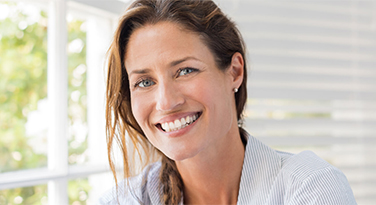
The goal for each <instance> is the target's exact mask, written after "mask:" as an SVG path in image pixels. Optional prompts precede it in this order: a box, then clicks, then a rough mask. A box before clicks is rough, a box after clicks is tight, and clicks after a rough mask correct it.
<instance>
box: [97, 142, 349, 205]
mask: <svg viewBox="0 0 376 205" xmlns="http://www.w3.org/2000/svg"><path fill="white" fill-rule="evenodd" d="M160 168H161V163H160V162H156V163H153V164H151V165H149V166H148V167H147V168H146V169H144V171H143V172H142V173H141V174H140V175H138V176H136V177H134V178H131V179H130V180H129V185H128V186H127V185H126V183H125V181H123V182H122V183H119V186H118V198H117V197H116V189H115V188H113V189H111V190H110V191H108V192H107V193H105V194H104V195H103V196H102V197H101V198H100V199H99V204H103V205H104V204H106V205H112V204H113V205H114V204H145V205H149V204H161V194H162V189H161V185H160V181H159V172H160ZM239 188H240V189H239V195H238V202H237V204H239V205H252V204H255V205H256V204H257V205H259V204H270V205H278V204H291V205H293V204H320V205H322V204H330V205H337V204H341V205H342V204H343V205H347V204H356V201H355V198H354V195H353V193H352V190H351V188H350V185H349V183H348V181H347V179H346V177H345V175H344V174H343V173H342V172H341V171H340V170H339V169H337V168H336V167H334V166H332V165H330V164H329V163H327V162H326V161H324V160H322V159H321V158H319V157H318V156H317V155H315V154H314V153H313V152H311V151H303V152H301V153H299V154H290V153H286V152H280V151H275V150H273V149H271V148H270V147H268V146H266V145H265V144H263V143H262V142H260V141H259V140H257V139H256V138H254V137H252V136H250V135H249V136H248V141H247V145H246V150H245V156H244V162H243V168H242V176H241V179H240V187H239ZM180 204H183V199H182V201H181V203H180Z"/></svg>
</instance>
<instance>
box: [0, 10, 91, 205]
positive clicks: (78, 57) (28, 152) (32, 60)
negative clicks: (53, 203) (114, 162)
mask: <svg viewBox="0 0 376 205" xmlns="http://www.w3.org/2000/svg"><path fill="white" fill-rule="evenodd" d="M0 4H6V5H8V6H9V7H11V8H12V9H13V11H15V12H12V13H11V15H9V16H8V17H7V18H5V19H3V20H1V19H0V165H1V166H0V173H1V172H8V171H14V170H20V169H31V168H37V167H45V166H47V156H46V152H41V151H37V149H36V147H35V146H33V145H32V144H31V143H30V140H33V139H34V138H35V136H27V133H26V128H25V126H26V124H27V123H28V116H30V113H31V112H34V111H36V110H38V109H39V107H40V106H38V103H40V102H41V101H42V100H43V99H46V97H47V15H46V13H45V12H44V11H40V13H39V15H40V17H39V20H38V21H37V22H32V23H30V19H29V18H30V16H29V15H28V14H26V13H24V12H22V10H18V9H17V4H16V3H0ZM68 47H69V48H70V49H68V50H69V51H70V52H68V72H69V73H68V81H69V82H68V94H69V95H68V96H67V98H68V99H69V101H68V117H69V126H70V130H73V132H72V133H71V134H70V137H69V141H68V142H67V143H69V145H70V146H69V163H70V164H76V163H83V162H85V161H86V158H87V157H86V155H85V151H86V149H87V140H86V139H87V132H79V131H80V130H85V129H87V128H86V121H87V119H86V115H87V113H86V65H85V63H86V62H85V61H86V31H85V24H84V21H81V20H73V21H70V22H68ZM46 121H48V120H46ZM43 140H44V141H43ZM37 145H38V146H43V145H45V146H47V142H46V138H42V143H39V144H37ZM44 149H45V150H46V149H47V148H46V147H44ZM89 190H90V186H89V183H88V181H87V179H80V180H74V181H70V182H69V190H68V194H69V201H70V203H73V202H77V201H78V202H80V204H85V200H86V199H85V200H84V198H85V197H84V196H85V195H86V196H87V195H88V191H89ZM20 199H22V203H21V204H45V203H46V202H47V185H39V186H33V187H24V188H16V189H9V190H1V191H0V204H18V202H19V201H20Z"/></svg>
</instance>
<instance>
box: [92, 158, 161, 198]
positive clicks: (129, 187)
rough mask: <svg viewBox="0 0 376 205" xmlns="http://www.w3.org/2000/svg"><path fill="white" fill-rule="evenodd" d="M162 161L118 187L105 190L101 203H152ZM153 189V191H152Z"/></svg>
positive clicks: (122, 182) (149, 166)
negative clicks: (151, 195) (152, 195)
mask: <svg viewBox="0 0 376 205" xmlns="http://www.w3.org/2000/svg"><path fill="white" fill-rule="evenodd" d="M160 168H161V163H160V162H155V163H152V164H150V165H148V166H147V167H146V168H145V169H144V170H143V171H142V172H141V173H140V174H139V175H137V176H135V177H131V178H129V179H128V180H122V181H121V182H119V183H118V186H117V188H116V187H113V188H111V189H110V190H108V191H107V192H105V193H104V194H103V195H102V196H101V197H100V198H99V200H98V202H97V204H100V205H115V204H150V203H148V202H150V200H151V199H150V194H154V195H156V194H157V192H156V190H155V189H156V188H157V187H158V185H159V171H160ZM150 189H153V191H154V192H153V193H150Z"/></svg>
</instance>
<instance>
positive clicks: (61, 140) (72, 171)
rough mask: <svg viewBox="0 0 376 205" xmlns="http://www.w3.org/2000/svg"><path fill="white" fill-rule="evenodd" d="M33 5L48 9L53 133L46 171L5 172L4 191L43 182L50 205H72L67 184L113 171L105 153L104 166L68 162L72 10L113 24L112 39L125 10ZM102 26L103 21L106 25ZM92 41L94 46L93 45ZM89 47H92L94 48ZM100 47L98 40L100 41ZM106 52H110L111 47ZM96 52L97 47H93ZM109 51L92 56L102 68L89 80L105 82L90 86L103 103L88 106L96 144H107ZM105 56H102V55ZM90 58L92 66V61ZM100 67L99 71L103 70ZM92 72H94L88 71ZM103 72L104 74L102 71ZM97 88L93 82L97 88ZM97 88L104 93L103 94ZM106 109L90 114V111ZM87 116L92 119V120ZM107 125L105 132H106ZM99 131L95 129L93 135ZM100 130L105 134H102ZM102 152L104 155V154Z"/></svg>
mask: <svg viewBox="0 0 376 205" xmlns="http://www.w3.org/2000/svg"><path fill="white" fill-rule="evenodd" d="M11 1H13V2H26V3H27V2H30V1H28V0H11ZM33 3H40V4H41V5H46V7H47V5H48V14H49V15H48V31H47V32H48V40H47V41H48V47H47V65H48V66H47V97H48V103H49V110H50V116H51V118H50V119H49V130H48V137H47V140H48V152H47V158H48V159H47V167H43V168H36V169H26V170H17V171H10V172H5V173H0V190H4V189H13V188H22V187H28V186H36V185H40V184H48V186H47V187H48V195H47V196H48V203H49V204H68V202H69V200H68V181H69V180H72V179H77V178H85V177H89V176H91V175H95V174H100V173H106V172H109V166H108V164H107V162H105V161H106V159H107V158H106V155H104V156H103V157H102V159H101V161H102V162H104V163H101V164H87V165H69V164H68V148H69V147H68V134H69V133H68V66H67V65H68V54H67V43H68V38H67V37H68V36H67V35H68V29H67V20H66V17H67V12H68V10H69V11H73V12H76V13H80V14H83V15H86V16H90V17H100V18H104V19H106V20H107V22H110V24H111V25H110V26H109V27H110V30H106V31H105V32H106V35H107V38H108V36H110V37H112V33H113V31H114V29H115V25H116V23H117V20H118V18H119V14H120V13H117V12H119V11H120V9H122V8H124V7H125V3H123V2H120V1H119V2H111V3H114V5H115V6H113V5H112V7H111V6H110V7H106V8H105V9H103V8H101V7H100V5H98V4H93V3H95V2H90V1H82V0H81V1H80V0H74V1H67V0H37V1H33ZM102 25H103V22H102ZM109 41H110V38H108V41H105V42H104V43H102V45H101V46H102V48H103V47H106V45H107V48H108V46H109ZM89 43H90V42H89ZM89 43H87V44H89ZM95 43H97V42H95ZM107 48H106V49H107ZM94 50H95V49H94ZM105 52H106V51H98V49H96V50H95V51H94V53H93V52H92V54H91V55H92V56H91V57H90V58H91V59H93V57H94V56H95V57H98V53H99V54H100V55H101V57H103V59H100V61H102V63H101V64H99V65H92V66H95V67H96V68H94V69H92V70H93V71H92V72H90V73H89V71H88V73H89V74H90V77H89V76H88V81H90V78H91V81H93V80H98V79H102V81H103V82H102V83H96V85H95V88H89V86H87V89H88V92H89V91H90V89H92V90H95V91H94V92H93V91H92V92H91V94H93V96H91V99H92V100H97V101H100V102H101V103H95V105H94V106H91V105H88V107H87V109H88V116H89V117H90V118H92V119H97V120H91V121H89V122H88V126H89V134H88V140H90V138H94V139H93V140H92V141H94V140H97V139H98V137H101V138H103V139H104V140H105V137H104V135H105V129H104V103H105V98H104V97H105V95H104V90H105V88H104V86H105V78H104V69H103V68H104V65H105V61H104V54H105ZM102 54H103V55H102ZM88 58H89V57H88V56H87V62H88ZM98 69H99V70H98ZM88 70H89V69H88ZM101 71H102V72H101ZM93 85H94V84H93ZM98 89H99V90H101V91H103V92H102V94H100V93H99V92H98ZM98 109H99V110H101V111H98V112H95V113H94V114H93V113H90V110H92V111H93V110H98ZM89 117H88V119H89ZM101 127H102V128H101ZM90 129H94V131H90ZM98 131H100V132H101V133H98ZM91 146H94V147H91V149H92V150H96V149H98V147H99V146H100V147H102V148H103V147H104V149H105V146H103V143H93V142H91ZM102 154H103V152H102Z"/></svg>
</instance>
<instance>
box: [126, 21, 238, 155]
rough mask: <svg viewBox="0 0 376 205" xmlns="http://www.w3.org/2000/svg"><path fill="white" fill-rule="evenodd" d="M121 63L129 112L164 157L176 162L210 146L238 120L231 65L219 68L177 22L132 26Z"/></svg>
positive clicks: (207, 50)
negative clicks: (126, 81)
mask: <svg viewBox="0 0 376 205" xmlns="http://www.w3.org/2000/svg"><path fill="white" fill-rule="evenodd" d="M125 67H126V70H127V73H128V76H129V84H130V88H129V89H130V91H131V105H132V111H133V115H134V117H135V119H136V120H137V122H138V124H139V125H140V126H141V128H142V130H143V131H144V133H145V135H146V137H147V138H148V140H149V141H150V142H151V143H152V144H153V145H154V146H155V147H156V148H157V149H159V150H160V151H161V152H163V153H164V154H165V155H166V156H168V157H169V158H171V159H173V160H177V161H180V160H184V159H188V158H191V157H194V156H196V155H198V154H199V153H202V152H211V151H214V150H215V147H216V145H217V144H218V143H219V142H223V141H224V140H223V139H224V138H225V137H226V136H228V135H229V133H230V128H231V126H234V123H235V124H236V123H237V122H236V110H235V99H234V92H233V89H234V88H235V87H237V85H235V84H234V80H233V75H232V74H231V72H230V69H228V70H226V71H221V70H219V69H218V67H217V66H216V63H215V60H214V56H213V54H212V53H211V52H210V50H209V49H208V48H207V46H205V44H203V42H202V40H201V39H200V37H199V36H198V35H197V34H195V33H192V32H189V31H187V30H185V29H182V28H181V27H180V26H179V25H178V24H175V23H170V22H160V23H157V24H155V25H146V26H144V27H141V28H139V29H136V30H135V31H134V32H133V34H132V35H131V36H130V39H129V43H128V46H127V50H126V56H125ZM234 116H235V117H234ZM235 126H236V125H235Z"/></svg>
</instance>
